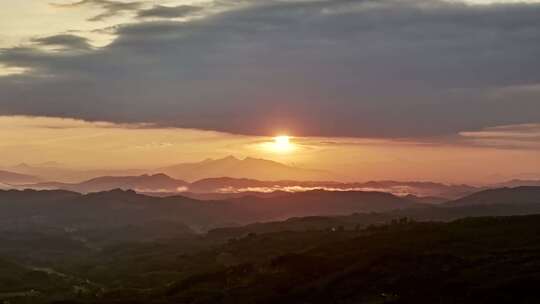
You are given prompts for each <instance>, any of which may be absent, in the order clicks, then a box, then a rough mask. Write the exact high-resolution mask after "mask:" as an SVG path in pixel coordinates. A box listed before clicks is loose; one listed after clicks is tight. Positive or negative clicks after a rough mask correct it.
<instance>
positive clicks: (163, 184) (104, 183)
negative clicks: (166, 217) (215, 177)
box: [26, 174, 188, 193]
mask: <svg viewBox="0 0 540 304" xmlns="http://www.w3.org/2000/svg"><path fill="white" fill-rule="evenodd" d="M26 186H27V187H28V188H34V189H63V190H69V191H75V192H79V193H90V192H101V191H108V190H113V189H121V190H135V191H137V192H172V193H174V192H180V191H185V190H186V189H187V186H188V183H187V182H185V181H182V180H177V179H173V178H171V177H169V176H167V175H165V174H154V175H147V174H144V175H140V176H103V177H96V178H93V179H90V180H87V181H84V182H81V183H74V184H70V183H58V182H48V183H39V184H34V185H26Z"/></svg>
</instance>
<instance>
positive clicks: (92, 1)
mask: <svg viewBox="0 0 540 304" xmlns="http://www.w3.org/2000/svg"><path fill="white" fill-rule="evenodd" d="M52 5H54V6H56V7H66V8H69V7H78V6H85V5H93V6H97V7H100V8H102V9H103V10H104V12H103V13H101V14H98V15H96V16H94V17H92V18H90V19H88V20H89V21H102V20H105V19H107V18H110V17H114V16H116V15H118V14H121V13H125V12H130V11H136V10H138V9H140V8H141V7H142V3H140V2H121V1H111V0H81V1H78V2H73V3H68V4H56V3H53V4H52Z"/></svg>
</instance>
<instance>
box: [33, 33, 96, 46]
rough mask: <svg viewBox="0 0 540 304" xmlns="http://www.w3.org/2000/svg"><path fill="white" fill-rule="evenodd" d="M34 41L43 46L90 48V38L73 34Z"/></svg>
mask: <svg viewBox="0 0 540 304" xmlns="http://www.w3.org/2000/svg"><path fill="white" fill-rule="evenodd" d="M32 42H34V43H37V44H39V45H43V46H59V47H64V48H68V49H90V48H91V45H90V44H89V43H88V39H86V38H84V37H80V36H76V35H71V34H61V35H53V36H48V37H41V38H35V39H33V40H32Z"/></svg>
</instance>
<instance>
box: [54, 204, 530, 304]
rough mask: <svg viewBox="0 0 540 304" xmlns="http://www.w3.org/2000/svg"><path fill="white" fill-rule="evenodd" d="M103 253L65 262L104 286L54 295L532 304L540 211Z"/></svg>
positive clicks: (114, 299) (103, 299)
mask: <svg viewBox="0 0 540 304" xmlns="http://www.w3.org/2000/svg"><path fill="white" fill-rule="evenodd" d="M174 246H176V245H175V244H174V243H167V244H163V243H162V244H160V245H157V244H156V245H154V246H149V245H146V246H140V247H134V248H131V249H130V250H121V249H119V248H116V249H110V250H109V251H104V252H101V253H100V254H98V255H97V256H95V257H94V258H93V259H92V260H91V261H92V262H91V263H89V264H84V265H82V266H80V267H78V268H73V270H72V271H76V272H77V273H78V275H79V276H82V277H86V278H89V279H90V280H92V281H94V282H97V284H100V286H102V289H101V292H100V293H99V294H98V295H95V294H87V295H86V296H79V297H78V299H77V298H74V299H73V300H72V301H69V302H62V303H201V304H202V303H325V304H326V303H538V302H539V301H540V294H538V293H537V286H538V284H539V283H540V216H538V215H535V216H521V217H498V218H469V219H463V220H457V221H454V222H450V223H429V222H425V223H417V222H410V221H407V220H405V219H402V220H400V221H394V222H393V223H391V224H388V225H379V226H371V227H369V228H367V229H359V230H346V229H343V230H342V229H339V228H338V229H335V230H320V231H304V232H286V231H282V232H277V233H270V234H262V235H255V234H251V235H248V236H246V237H243V238H241V239H235V240H230V241H229V242H227V243H226V244H223V245H220V246H217V247H211V248H208V249H204V250H202V251H199V252H197V253H186V252H183V253H180V252H177V253H176V254H174V253H173V252H174V250H172V248H174Z"/></svg>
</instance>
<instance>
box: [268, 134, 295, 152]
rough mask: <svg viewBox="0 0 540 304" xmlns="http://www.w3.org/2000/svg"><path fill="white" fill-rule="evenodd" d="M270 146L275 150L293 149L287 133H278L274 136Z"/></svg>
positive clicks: (287, 150)
mask: <svg viewBox="0 0 540 304" xmlns="http://www.w3.org/2000/svg"><path fill="white" fill-rule="evenodd" d="M272 148H273V149H274V150H275V151H276V152H289V151H291V150H293V148H294V146H293V144H292V143H291V138H290V137H289V136H287V135H280V136H276V137H274V143H273V145H272Z"/></svg>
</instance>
